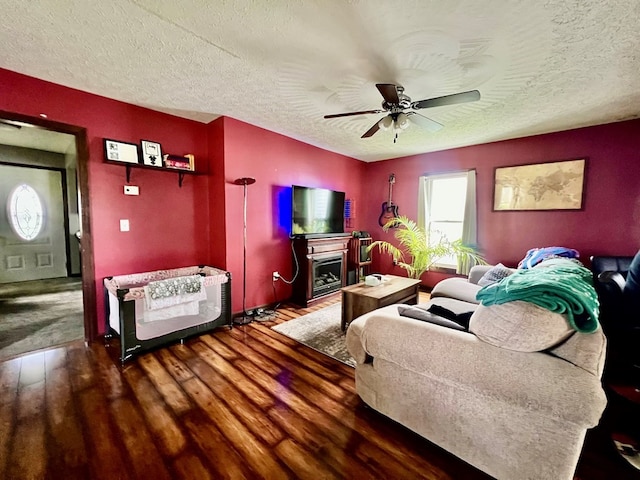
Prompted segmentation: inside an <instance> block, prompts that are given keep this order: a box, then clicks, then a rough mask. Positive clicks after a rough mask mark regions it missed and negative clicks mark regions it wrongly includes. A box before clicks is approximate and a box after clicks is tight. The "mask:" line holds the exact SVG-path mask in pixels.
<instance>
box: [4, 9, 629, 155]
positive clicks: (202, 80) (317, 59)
mask: <svg viewBox="0 0 640 480" xmlns="http://www.w3.org/2000/svg"><path fill="white" fill-rule="evenodd" d="M0 11H1V12H2V15H1V16H0V44H1V45H2V48H1V49H0V66H1V67H4V68H7V69H9V70H14V71H17V72H21V73H25V74H28V75H32V76H35V77H38V78H42V79H45V80H49V81H52V82H55V83H59V84H62V85H66V86H69V87H73V88H78V89H81V90H85V91H89V92H93V93H96V94H100V95H103V96H106V97H110V98H115V99H118V100H122V101H125V102H130V103H133V104H137V105H142V106H145V107H148V108H151V109H155V110H160V111H164V112H168V113H172V114H175V115H179V116H183V117H186V118H191V119H194V120H199V121H203V122H208V121H211V120H212V119H214V118H216V117H217V116H220V115H225V116H229V117H233V118H237V119H239V120H242V121H244V122H247V123H250V124H253V125H257V126H260V127H263V128H266V129H268V130H272V131H275V132H278V133H281V134H283V135H287V136H289V137H292V138H296V139H298V140H301V141H303V142H307V143H310V144H312V145H316V146H318V147H321V148H325V149H328V150H331V151H335V152H339V153H342V154H345V155H348V156H352V157H355V158H358V159H361V160H365V161H374V160H380V159H386V158H395V157H400V156H405V155H410V154H415V153H422V152H429V151H435V150H442V149H446V148H452V147H457V146H463V145H473V144H478V143H485V142H490V141H495V140H501V139H507V138H514V137H521V136H526V135H532V134H538V133H546V132H551V131H558V130H565V129H569V128H575V127H580V126H587V125H595V124H600V123H608V122H614V121H619V120H625V119H630V118H637V117H639V116H640V74H639V72H640V54H639V53H638V52H640V35H638V33H637V30H638V26H639V25H640V1H638V0H609V1H602V0H597V1H594V0H547V1H535V2H534V1H531V0H526V1H516V0H512V1H508V0H451V1H436V0H433V1H427V0H362V1H356V0H353V1H345V0H320V1H305V2H300V1H294V0H288V1H285V0H268V1H267V0H265V1H237V0H234V1H231V0H228V1H218V2H212V1H205V0H180V1H175V0H110V1H104V0H30V1H28V2H27V1H24V0H21V1H11V0H0ZM376 83H396V84H400V85H403V86H404V87H405V93H406V94H408V95H409V96H410V97H411V98H412V100H421V99H427V98H432V97H436V96H441V95H448V94H451V93H457V92H460V91H465V90H472V89H477V90H479V91H480V92H481V95H482V99H481V100H480V101H477V102H474V103H468V104H460V105H451V106H443V107H436V108H431V109H428V110H421V113H424V114H425V115H427V116H428V117H429V118H432V119H434V120H437V121H438V122H440V123H441V124H443V125H444V128H442V129H441V130H440V131H438V132H435V133H431V132H429V131H427V130H425V129H423V128H420V127H419V126H418V125H411V126H410V127H409V128H408V129H407V130H405V131H403V132H402V134H401V135H400V136H399V138H398V141H397V143H395V144H394V143H393V134H392V132H389V131H386V132H383V131H380V132H378V133H377V134H376V135H374V136H373V137H371V138H367V139H361V138H360V135H362V133H364V132H365V131H366V130H367V129H368V128H369V127H371V126H372V125H373V124H374V123H375V122H376V121H377V120H378V119H379V118H381V117H382V116H383V115H382V114H378V115H360V116H355V117H346V118H340V119H331V120H326V119H323V118H322V117H323V115H326V114H330V113H340V112H345V111H352V110H370V109H377V108H380V102H381V100H382V99H381V97H380V94H379V93H378V91H377V90H376V88H375V84H376ZM2 94H6V92H3V93H2ZM45 113H46V112H45ZM52 120H55V119H52Z"/></svg>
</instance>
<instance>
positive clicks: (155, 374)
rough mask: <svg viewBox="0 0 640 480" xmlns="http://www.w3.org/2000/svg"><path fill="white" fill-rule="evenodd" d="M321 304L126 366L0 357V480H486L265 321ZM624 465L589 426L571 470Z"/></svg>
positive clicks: (108, 359)
mask: <svg viewBox="0 0 640 480" xmlns="http://www.w3.org/2000/svg"><path fill="white" fill-rule="evenodd" d="M331 303H334V302H326V303H324V304H320V305H318V306H316V307H315V308H311V309H297V308H295V307H292V306H290V305H285V306H284V307H282V308H280V309H279V310H278V315H277V319H276V320H275V321H273V322H268V323H260V324H258V323H253V324H251V325H248V326H244V327H235V328H233V329H232V330H227V329H220V330H217V331H216V332H214V333H211V334H207V335H202V336H200V337H198V338H194V339H191V340H189V341H187V342H185V344H184V345H173V346H170V347H167V348H163V349H160V350H157V351H155V352H153V353H149V354H146V355H142V356H140V357H138V358H136V359H135V360H133V361H131V362H130V363H128V364H127V365H126V366H125V367H121V366H120V365H119V363H118V362H117V361H116V360H115V358H116V356H117V345H116V346H112V347H110V348H108V349H107V348H105V346H104V345H103V344H102V343H96V344H93V345H91V346H90V347H85V346H84V344H83V343H82V342H75V343H70V344H68V345H65V346H63V347H60V348H54V349H50V350H46V351H41V352H38V353H34V354H30V355H26V356H23V357H18V358H14V359H11V360H8V361H5V362H3V363H1V364H0V388H1V391H0V478H2V479H4V478H6V479H22V478H25V479H40V478H43V479H58V478H64V479H74V478H91V479H99V478H105V479H126V478H144V479H154V480H160V479H170V478H176V479H178V478H184V479H208V478H228V479H242V478H248V479H252V478H265V479H278V478H309V479H324V478H327V479H330V478H352V479H367V478H372V479H373V478H375V479H413V478H425V479H471V480H473V479H484V478H488V477H487V476H486V475H484V474H482V473H481V472H479V471H477V470H476V469H474V468H473V467H471V466H469V465H467V464H465V463H464V462H462V461H460V460H458V459H456V458H455V457H453V456H452V455H450V454H448V453H447V452H445V451H443V450H441V449H440V448H438V447H436V446H434V445H432V444H431V443H429V442H428V441H426V440H424V439H422V438H420V437H418V436H417V435H415V434H413V433H411V432H409V431H408V430H406V429H405V428H403V427H401V426H400V425H397V424H395V423H393V422H392V421H390V420H388V419H386V418H385V417H383V416H381V415H379V414H377V413H376V412H374V411H372V410H371V409H368V408H366V407H365V406H364V405H363V404H362V403H361V402H360V400H359V398H358V396H357V395H356V393H355V388H354V371H353V369H351V368H350V367H348V366H346V365H343V364H341V363H340V362H337V361H335V360H333V359H331V358H329V357H326V356H324V355H322V354H319V353H317V352H315V351H314V350H311V349H309V348H307V347H305V346H303V345H301V344H299V343H296V342H294V341H292V340H290V339H288V338H287V337H284V336H282V335H280V334H278V333H276V332H273V331H272V330H271V329H270V327H271V326H273V325H274V324H275V323H281V322H283V321H287V320H289V319H292V318H295V317H297V316H300V315H303V314H305V313H309V312H310V311H312V310H316V309H319V308H323V307H325V306H327V305H329V304H331ZM541 461H544V459H541ZM633 473H634V472H633V471H632V470H631V469H630V467H628V466H627V465H626V464H625V463H624V462H623V460H621V459H619V458H618V457H617V456H616V454H615V452H614V451H613V448H612V447H611V445H610V444H609V442H608V440H607V437H606V435H605V432H600V431H599V430H596V431H594V432H591V433H590V434H589V435H588V437H587V442H586V446H585V450H584V453H583V458H582V460H581V462H580V465H579V467H578V471H577V473H576V479H580V480H587V479H611V478H616V479H622V478H634V477H633Z"/></svg>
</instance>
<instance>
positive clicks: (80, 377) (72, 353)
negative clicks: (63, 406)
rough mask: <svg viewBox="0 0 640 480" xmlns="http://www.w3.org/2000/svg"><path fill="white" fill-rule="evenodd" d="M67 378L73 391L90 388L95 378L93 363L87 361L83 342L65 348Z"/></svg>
mask: <svg viewBox="0 0 640 480" xmlns="http://www.w3.org/2000/svg"><path fill="white" fill-rule="evenodd" d="M67 365H68V368H69V378H70V379H71V385H72V387H73V391H74V392H80V391H82V390H84V389H86V388H90V387H91V386H92V385H93V384H94V382H95V378H96V376H97V375H96V372H95V371H94V370H93V365H92V364H91V363H90V362H89V358H88V356H87V349H86V347H85V346H84V345H83V344H75V343H74V344H70V345H69V347H68V348H67Z"/></svg>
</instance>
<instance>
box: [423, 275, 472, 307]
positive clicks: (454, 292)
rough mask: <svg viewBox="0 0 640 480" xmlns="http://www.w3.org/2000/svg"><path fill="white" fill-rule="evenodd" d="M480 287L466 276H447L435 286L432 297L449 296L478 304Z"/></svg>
mask: <svg viewBox="0 0 640 480" xmlns="http://www.w3.org/2000/svg"><path fill="white" fill-rule="evenodd" d="M480 288H482V287H480V286H479V285H476V284H475V283H470V282H469V281H467V279H466V278H460V277H452V278H445V279H444V280H442V281H440V282H438V283H437V284H436V285H435V287H433V290H431V298H435V297H448V298H455V299H458V300H462V301H463V302H469V303H476V304H477V303H480V302H479V301H478V300H476V294H477V293H478V291H479V290H480Z"/></svg>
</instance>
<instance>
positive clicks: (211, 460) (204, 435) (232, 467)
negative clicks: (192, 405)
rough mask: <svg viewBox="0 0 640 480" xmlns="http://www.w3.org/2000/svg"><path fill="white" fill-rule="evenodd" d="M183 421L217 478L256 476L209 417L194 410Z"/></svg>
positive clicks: (247, 477) (231, 479)
mask: <svg viewBox="0 0 640 480" xmlns="http://www.w3.org/2000/svg"><path fill="white" fill-rule="evenodd" d="M196 413H199V414H198V415H196ZM183 421H184V425H185V427H186V429H187V431H188V432H189V434H190V436H191V438H192V439H193V441H194V442H195V444H196V445H197V446H198V448H199V449H200V451H202V453H203V455H204V457H205V458H206V459H207V463H208V465H209V466H210V467H209V468H210V469H212V471H213V472H215V478H217V479H228V480H236V479H238V480H241V479H251V478H252V477H253V476H254V474H253V473H252V472H251V470H250V469H248V468H247V467H246V466H245V461H244V459H243V458H242V457H241V456H240V455H239V454H238V452H237V451H236V450H234V448H233V447H232V445H231V444H230V443H229V441H228V440H227V439H226V438H225V437H224V436H223V435H222V433H221V432H220V430H218V428H216V426H215V425H214V423H213V422H212V421H211V420H210V419H209V418H208V417H206V416H205V415H203V414H202V413H201V412H193V413H189V414H187V415H185V417H184V419H183ZM192 478H196V477H192Z"/></svg>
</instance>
